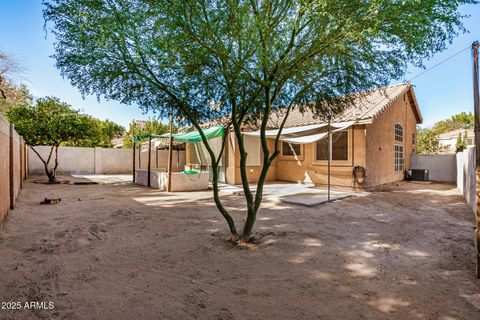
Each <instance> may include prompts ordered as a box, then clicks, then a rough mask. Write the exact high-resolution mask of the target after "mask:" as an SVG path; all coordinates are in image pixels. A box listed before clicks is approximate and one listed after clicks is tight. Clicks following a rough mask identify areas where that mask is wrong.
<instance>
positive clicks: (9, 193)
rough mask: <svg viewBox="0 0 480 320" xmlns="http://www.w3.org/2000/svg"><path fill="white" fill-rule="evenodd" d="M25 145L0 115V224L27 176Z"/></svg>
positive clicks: (13, 203)
mask: <svg viewBox="0 0 480 320" xmlns="http://www.w3.org/2000/svg"><path fill="white" fill-rule="evenodd" d="M26 152H27V149H26V145H25V142H24V141H23V138H22V137H21V136H19V135H18V133H17V132H16V131H15V128H14V126H13V125H12V124H11V123H9V122H8V121H7V120H5V118H4V117H2V116H1V115H0V226H1V225H2V223H3V221H4V220H5V218H6V216H7V214H8V212H9V211H10V210H13V209H14V208H15V201H16V199H17V196H18V194H19V193H20V190H21V189H22V188H23V187H24V184H25V180H26V178H27V157H26Z"/></svg>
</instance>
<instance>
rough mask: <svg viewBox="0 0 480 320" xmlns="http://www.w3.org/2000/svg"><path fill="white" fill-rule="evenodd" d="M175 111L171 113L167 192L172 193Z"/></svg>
mask: <svg viewBox="0 0 480 320" xmlns="http://www.w3.org/2000/svg"><path fill="white" fill-rule="evenodd" d="M172 131H173V110H172V111H170V141H169V144H168V183H167V192H172V157H173V136H172Z"/></svg>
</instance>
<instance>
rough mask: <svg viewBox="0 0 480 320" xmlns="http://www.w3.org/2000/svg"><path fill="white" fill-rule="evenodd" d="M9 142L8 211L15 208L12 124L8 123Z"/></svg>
mask: <svg viewBox="0 0 480 320" xmlns="http://www.w3.org/2000/svg"><path fill="white" fill-rule="evenodd" d="M9 138H10V139H9V140H10V142H9V152H8V153H9V167H8V168H9V178H10V183H9V185H10V209H13V208H14V207H15V186H14V178H13V177H14V176H13V124H12V123H10V137H9Z"/></svg>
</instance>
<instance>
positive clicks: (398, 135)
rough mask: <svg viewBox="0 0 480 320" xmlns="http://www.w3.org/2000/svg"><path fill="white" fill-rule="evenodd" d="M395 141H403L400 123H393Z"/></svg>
mask: <svg viewBox="0 0 480 320" xmlns="http://www.w3.org/2000/svg"><path fill="white" fill-rule="evenodd" d="M395 141H397V142H403V127H402V125H400V124H398V123H397V124H395Z"/></svg>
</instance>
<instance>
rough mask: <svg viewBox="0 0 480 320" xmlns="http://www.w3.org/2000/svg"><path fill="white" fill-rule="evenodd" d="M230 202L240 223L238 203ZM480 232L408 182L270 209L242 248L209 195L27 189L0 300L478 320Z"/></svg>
mask: <svg viewBox="0 0 480 320" xmlns="http://www.w3.org/2000/svg"><path fill="white" fill-rule="evenodd" d="M44 197H61V198H62V201H61V202H60V203H58V204H55V205H40V204H39V202H40V201H41V200H42V199H43V198H44ZM224 199H226V204H227V207H229V208H230V209H231V210H232V211H233V212H234V217H235V219H236V220H237V221H239V222H240V221H241V220H242V218H243V214H242V212H241V211H240V210H239V209H238V208H241V207H242V205H243V204H242V203H243V202H242V198H240V197H239V196H234V195H226V196H225V197H224ZM473 226H474V215H473V213H472V212H471V210H470V209H469V208H468V207H467V205H466V204H465V203H464V202H463V200H462V198H461V196H460V195H459V193H458V192H457V191H455V189H453V187H452V186H449V185H442V184H429V185H422V184H413V183H400V184H399V185H393V186H392V187H390V188H389V189H388V190H383V192H374V193H372V194H371V195H369V196H366V197H361V198H349V199H346V200H343V201H339V202H335V203H332V204H326V205H321V206H318V207H313V208H307V207H302V206H295V205H286V204H278V203H273V202H268V201H267V202H266V203H265V205H264V207H263V209H262V210H261V212H260V213H259V216H258V221H257V225H256V229H255V230H256V231H257V233H256V237H257V238H258V239H259V241H260V243H259V244H258V246H257V247H256V248H255V249H248V250H247V249H240V248H238V247H234V246H233V245H231V244H229V243H228V242H226V241H225V239H226V238H227V237H228V233H227V232H226V230H227V229H226V224H225V223H224V221H223V220H222V218H221V216H220V214H219V213H218V212H217V210H216V208H215V206H214V203H213V201H212V199H211V196H210V193H209V192H208V193H206V192H196V193H190V194H188V195H185V194H184V195H180V196H179V195H168V194H165V193H159V192H156V191H154V190H149V189H146V188H143V187H138V186H134V185H131V184H118V185H53V186H52V185H40V184H33V183H31V181H30V182H29V183H27V187H26V188H25V189H24V190H23V191H22V194H21V196H20V198H19V202H18V207H17V208H16V209H15V210H14V211H12V212H11V214H10V215H9V216H8V219H7V221H6V223H5V226H4V228H3V230H2V231H0V302H7V301H19V302H21V303H22V304H23V303H25V302H31V301H45V302H53V303H54V305H55V308H54V309H53V310H25V309H23V310H1V309H0V319H442V320H448V319H480V280H477V279H476V278H475V276H474V265H475V255H474V245H473Z"/></svg>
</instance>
